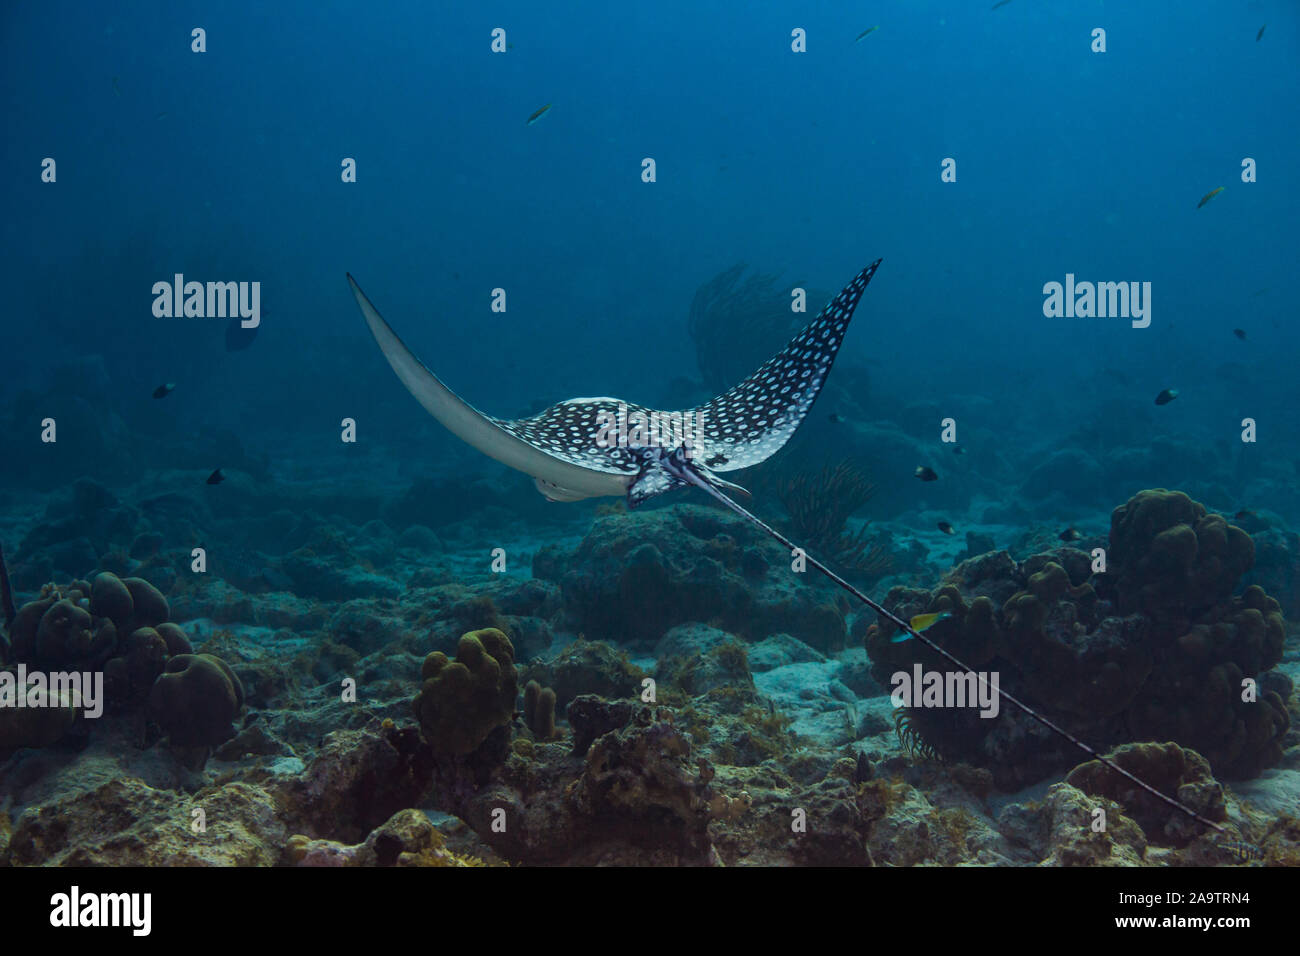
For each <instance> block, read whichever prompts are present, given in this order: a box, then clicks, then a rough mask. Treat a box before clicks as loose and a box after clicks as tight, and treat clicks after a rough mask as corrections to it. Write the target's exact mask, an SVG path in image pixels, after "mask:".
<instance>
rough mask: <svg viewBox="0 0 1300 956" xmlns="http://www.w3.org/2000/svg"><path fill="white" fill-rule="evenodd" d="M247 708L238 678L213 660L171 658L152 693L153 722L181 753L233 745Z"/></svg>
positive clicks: (191, 656)
mask: <svg viewBox="0 0 1300 956" xmlns="http://www.w3.org/2000/svg"><path fill="white" fill-rule="evenodd" d="M137 633H139V632H137ZM159 640H161V638H159ZM243 706H244V688H243V686H242V685H241V684H240V683H239V678H238V677H236V676H235V672H234V671H232V670H231V669H230V668H229V667H228V666H227V665H226V662H225V661H223V660H222V659H221V658H219V657H213V656H212V655H211V654H178V655H176V656H175V657H173V658H171V659H170V660H168V661H167V662H166V665H165V667H164V670H163V673H161V674H160V675H159V676H158V677H157V679H156V680H155V681H154V682H153V689H152V690H151V691H150V692H149V714H150V716H151V717H152V718H153V719H154V720H155V721H156V722H157V724H158V726H159V727H161V728H162V729H163V732H164V733H166V734H167V736H168V738H169V739H170V740H171V742H172V743H173V744H176V745H178V746H181V747H214V746H216V745H217V744H220V743H224V742H225V741H227V740H229V739H230V738H231V737H233V736H234V735H235V731H234V728H233V727H232V726H231V723H232V722H233V721H234V719H235V717H236V716H237V715H238V714H239V712H240V710H241V709H242V708H243Z"/></svg>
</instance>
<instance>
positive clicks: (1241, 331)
mask: <svg viewBox="0 0 1300 956" xmlns="http://www.w3.org/2000/svg"><path fill="white" fill-rule="evenodd" d="M1232 334H1233V335H1235V336H1236V337H1237V338H1239V339H1241V340H1242V341H1243V342H1244V341H1246V330H1245V329H1233V330H1232Z"/></svg>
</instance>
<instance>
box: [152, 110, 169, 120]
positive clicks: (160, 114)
mask: <svg viewBox="0 0 1300 956" xmlns="http://www.w3.org/2000/svg"><path fill="white" fill-rule="evenodd" d="M166 118H167V111H166V110H163V111H162V112H161V113H159V114H158V115H157V116H155V117H154V119H156V120H160V119H166Z"/></svg>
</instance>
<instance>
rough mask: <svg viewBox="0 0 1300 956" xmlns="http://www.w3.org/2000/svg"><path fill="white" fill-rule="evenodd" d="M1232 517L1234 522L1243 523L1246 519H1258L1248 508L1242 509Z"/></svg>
mask: <svg viewBox="0 0 1300 956" xmlns="http://www.w3.org/2000/svg"><path fill="white" fill-rule="evenodd" d="M1232 517H1233V520H1234V521H1244V520H1246V519H1247V518H1258V517H1259V515H1257V514H1255V512H1253V511H1251V510H1250V509H1249V508H1242V509H1241V510H1240V511H1238V512H1237V513H1236V514H1235V515H1233V516H1232Z"/></svg>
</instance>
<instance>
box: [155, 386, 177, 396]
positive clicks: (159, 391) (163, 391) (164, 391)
mask: <svg viewBox="0 0 1300 956" xmlns="http://www.w3.org/2000/svg"><path fill="white" fill-rule="evenodd" d="M175 390H176V383H175V382H165V383H163V384H162V385H159V386H158V387H157V388H155V389H154V390H153V397H154V398H166V397H167V396H168V395H170V394H171V393H172V392H174V391H175Z"/></svg>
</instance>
